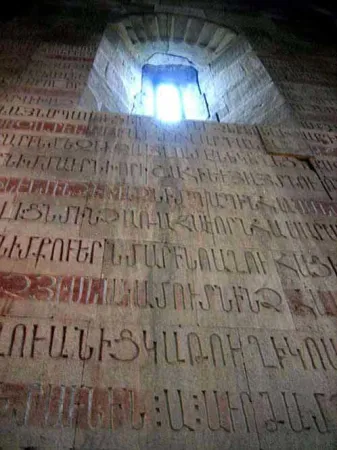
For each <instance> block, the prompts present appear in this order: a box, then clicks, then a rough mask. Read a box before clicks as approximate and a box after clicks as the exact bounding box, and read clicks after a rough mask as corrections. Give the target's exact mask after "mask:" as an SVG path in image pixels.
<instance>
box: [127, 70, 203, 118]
mask: <svg viewBox="0 0 337 450" xmlns="http://www.w3.org/2000/svg"><path fill="white" fill-rule="evenodd" d="M134 112H135V113H136V114H145V115H146V116H152V117H155V118H156V119H158V120H161V121H163V122H171V123H175V122H179V121H181V120H205V119H207V118H208V117H209V114H208V110H207V106H206V102H205V99H204V97H203V95H202V94H201V92H200V88H199V85H198V73H197V71H196V70H195V69H194V68H193V67H189V66H184V65H162V66H153V65H151V64H147V65H145V66H144V67H143V75H142V95H141V97H140V101H139V103H137V104H136V106H135V109H134Z"/></svg>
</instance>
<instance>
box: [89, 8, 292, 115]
mask: <svg viewBox="0 0 337 450" xmlns="http://www.w3.org/2000/svg"><path fill="white" fill-rule="evenodd" d="M156 54H157V55H162V58H161V61H163V58H164V59H165V55H166V57H167V58H168V59H169V57H171V56H174V57H179V58H184V61H185V63H186V64H191V65H193V66H194V67H195V68H196V69H197V70H198V74H199V84H200V88H201V92H202V93H203V94H204V95H205V97H206V99H207V103H208V108H209V111H210V119H211V120H219V121H221V122H222V121H223V122H233V123H250V124H261V123H265V124H273V123H281V122H283V123H284V122H286V121H290V120H291V119H292V117H291V116H292V114H291V110H290V108H289V107H288V106H287V104H286V101H285V99H284V98H283V96H282V95H281V94H280V92H279V91H278V89H277V87H276V85H275V84H274V83H273V81H272V79H271V77H270V76H269V74H268V72H267V70H266V68H265V67H264V65H263V64H262V62H261V61H260V60H259V58H258V57H257V55H256V53H255V52H254V50H253V48H252V46H251V45H250V43H249V42H248V40H247V38H246V37H245V36H244V34H243V33H240V31H239V30H238V29H233V28H230V27H228V26H224V25H223V24H219V23H216V22H211V21H208V20H206V19H204V18H201V17H195V16H189V15H183V14H169V13H158V14H155V13H151V14H132V15H128V16H125V17H123V18H121V19H119V21H117V22H115V23H111V24H109V25H108V26H107V28H106V30H105V32H104V35H103V38H102V41H101V43H100V46H99V48H98V51H97V54H96V58H95V61H94V65H93V68H92V71H91V73H90V76H89V79H88V86H87V89H86V90H85V92H84V94H83V97H82V99H81V106H82V107H84V108H87V109H91V110H99V111H109V112H117V113H126V114H130V113H132V112H134V108H135V104H136V103H137V95H139V93H140V91H141V73H142V67H143V65H144V64H145V63H147V62H148V61H149V60H151V58H153V56H154V55H156Z"/></svg>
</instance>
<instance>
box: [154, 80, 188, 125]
mask: <svg viewBox="0 0 337 450" xmlns="http://www.w3.org/2000/svg"><path fill="white" fill-rule="evenodd" d="M155 95H156V117H157V118H158V119H159V120H162V121H164V122H178V121H179V120H181V119H182V108H181V99H180V93H179V91H178V89H177V87H176V86H174V85H173V84H160V85H159V86H158V87H157V89H156V94H155Z"/></svg>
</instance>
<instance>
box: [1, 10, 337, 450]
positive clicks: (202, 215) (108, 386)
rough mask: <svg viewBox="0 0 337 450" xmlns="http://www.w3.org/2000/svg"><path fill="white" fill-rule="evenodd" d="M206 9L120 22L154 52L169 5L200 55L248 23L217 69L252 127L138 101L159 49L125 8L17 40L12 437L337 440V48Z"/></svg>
mask: <svg viewBox="0 0 337 450" xmlns="http://www.w3.org/2000/svg"><path fill="white" fill-rule="evenodd" d="M117 6H118V5H117ZM190 6H191V7H186V8H182V7H180V6H174V7H169V6H165V5H161V6H158V5H157V6H156V7H155V8H154V9H155V12H156V14H157V16H156V17H157V18H156V19H155V20H152V21H151V20H150V18H151V17H154V15H153V16H151V15H150V16H151V17H150V16H149V15H145V16H144V17H141V18H140V17H138V16H136V15H135V14H133V15H132V16H131V17H129V18H128V19H126V18H124V19H123V22H122V23H123V26H124V30H122V31H123V32H124V33H127V36H128V38H129V39H134V40H135V43H133V44H132V46H131V44H130V48H131V49H132V48H133V50H134V49H135V48H138V49H140V48H144V49H147V51H148V52H149V54H150V53H151V52H152V51H153V49H154V48H158V49H159V48H162V47H163V46H164V44H165V42H166V41H167V38H168V34H169V32H168V31H169V28H168V27H167V24H168V17H169V18H170V21H171V22H170V23H171V25H172V27H173V24H174V28H172V27H171V28H170V30H171V31H172V34H171V35H170V45H171V44H172V48H175V49H176V48H182V47H179V45H178V43H177V40H178V38H179V39H182V40H183V41H184V42H185V44H184V45H185V51H186V49H188V48H190V47H193V46H195V45H194V44H196V43H198V45H196V46H197V47H198V51H196V50H195V51H194V53H193V52H192V53H190V55H192V56H193V55H194V56H195V57H196V56H197V55H199V57H200V58H201V57H202V55H204V56H205V53H203V51H202V48H203V46H206V47H209V45H210V44H209V42H210V38H211V37H213V38H214V40H216V39H218V41H217V42H218V43H220V41H221V39H220V38H221V36H222V37H223V38H224V37H225V35H226V33H227V31H226V32H225V31H223V35H221V32H220V31H221V30H228V27H229V23H231V24H232V30H234V32H235V33H234V34H233V35H232V34H230V36H231V41H230V42H229V40H227V41H226V45H227V44H228V47H226V46H224V48H223V49H221V52H220V53H221V55H215V56H214V55H213V56H214V58H213V59H212V61H211V64H210V67H209V68H208V69H209V72H208V74H209V73H211V74H212V76H211V78H209V79H207V73H206V72H204V75H205V78H204V79H202V77H201V81H202V82H204V83H205V86H207V83H208V84H210V85H211V84H212V80H213V81H214V80H216V81H217V84H216V85H215V86H214V92H210V100H211V102H212V105H214V111H213V113H214V114H215V113H216V112H217V113H218V116H219V118H220V119H221V120H227V118H228V121H229V122H232V121H236V122H242V123H241V124H240V123H239V124H235V123H218V122H211V121H209V122H197V121H189V122H184V123H179V124H176V125H167V124H161V123H158V122H157V121H156V120H154V119H152V118H146V117H141V116H135V115H129V114H123V112H124V113H130V112H131V109H132V104H133V103H132V102H133V97H134V95H135V94H136V93H137V89H138V87H137V83H139V80H140V78H139V77H140V69H141V62H140V60H138V62H137V60H136V59H133V58H131V56H130V54H132V53H131V50H130V48H129V47H126V46H125V40H124V41H123V39H122V38H121V34H118V33H117V31H116V27H117V28H118V27H119V31H121V22H120V21H116V23H117V24H115V25H113V26H111V25H109V26H108V28H107V29H106V31H105V33H104V36H103V37H102V39H101V38H100V37H98V36H97V35H90V36H86V38H85V39H84V40H83V36H82V37H81V39H79V38H78V40H76V44H75V40H74V42H73V43H71V40H72V38H71V36H68V37H67V40H68V41H69V40H70V43H69V42H68V43H67V44H66V43H64V42H62V41H60V37H59V38H58V39H56V38H52V37H53V36H50V34H49V32H48V29H46V27H43V26H40V27H38V26H34V27H32V26H29V24H25V25H22V27H19V26H18V24H17V25H16V26H13V25H12V24H8V25H7V26H5V27H4V29H3V31H2V41H1V44H0V48H1V78H0V82H1V91H0V127H1V131H0V147H1V152H0V233H1V234H0V314H1V320H0V357H1V359H2V361H3V364H2V365H1V368H0V429H1V432H0V447H1V448H3V449H12V448H25V449H29V448H34V449H35V448H36V449H46V448H47V449H68V450H70V449H76V450H77V449H78V450H79V449H93V450H99V449H100V450H101V449H111V450H121V449H125V450H126V449H128V450H129V449H137V450H138V449H139V450H145V449H153V450H155V449H158V448H162V449H167V450H169V449H170V450H178V449H186V450H192V449H193V450H194V449H198V450H203V449H205V448H206V449H212V450H219V449H237V450H241V449H252V450H255V449H256V450H261V449H269V448H273V449H274V448H275V449H282V450H283V449H301V450H302V449H310V450H313V449H317V448H322V449H331V450H333V449H335V448H336V442H337V408H336V404H337V383H336V379H337V373H336V372H337V338H336V326H337V289H336V286H337V278H336V274H337V247H336V242H337V181H336V170H337V169H336V168H337V165H336V152H337V148H336V135H337V130H336V120H335V116H334V109H333V108H334V107H335V106H334V105H335V100H336V95H335V94H336V83H335V81H334V80H333V77H332V74H335V73H336V68H335V66H334V64H333V58H332V56H331V52H330V49H327V50H326V52H325V53H324V52H323V51H321V52H320V53H319V56H318V57H317V60H316V59H315V57H314V56H312V55H309V54H308V53H309V52H308V49H306V50H307V51H306V55H303V54H301V51H302V50H303V45H302V43H301V42H299V41H296V40H293V41H291V39H290V38H288V40H287V39H286V36H287V34H286V33H283V32H282V30H279V31H276V30H275V27H274V26H272V24H271V22H270V21H267V20H265V19H263V20H262V19H261V18H254V17H247V18H246V19H244V18H242V17H240V16H235V15H227V16H226V15H223V14H222V13H221V10H220V9H219V8H220V6H219V5H217V4H214V8H213V9H214V10H213V11H212V10H206V9H205V10H203V9H196V8H193V5H192V4H191V5H190ZM212 6H213V5H212ZM149 7H150V6H149ZM116 8H117V7H116ZM125 8H126V7H125ZM123 11H124V10H123ZM123 11H122V12H123ZM125 11H126V12H127V9H125ZM125 11H124V12H125ZM177 17H179V20H178V19H177ZM214 23H216V24H217V25H216V27H215V25H214ZM118 24H119V25H118ZM126 24H129V25H130V26H129V28H127V27H126ZM160 24H162V26H160ZM131 25H132V26H131ZM211 25H212V26H214V27H215V28H212V27H211ZM153 27H154V28H153ZM55 28H57V27H55ZM55 28H53V29H54V30H55ZM74 30H76V28H74ZM135 30H136V31H135ZM149 30H157V35H156V37H157V40H155V39H152V41H153V42H152V44H151V45H152V46H151V45H150V47H149V46H148V38H149V37H150V34H149ZM165 30H166V31H165ZM219 30H220V31H219ZM173 31H174V33H173ZM74 33H75V35H76V32H75V31H74ZM165 33H166V34H165ZM217 33H218V34H217ZM243 35H244V36H245V37H243ZM27 36H31V38H30V39H28V38H27ZM151 36H152V37H153V36H154V35H151ZM228 36H229V35H227V37H228ZM75 37H76V36H75ZM75 37H74V39H75ZM114 39H115V40H114ZM118 39H119V40H118ZM117 41H118V44H117ZM290 41H291V42H292V44H291V45H292V46H291V45H290ZM277 42H278V44H277V46H276V43H277ZM163 43H164V44H163ZM114 45H115V46H114ZM174 45H176V47H175V46H174ZM156 46H157V47H156ZM188 46H190V47H188ZM215 48H216V47H215ZM286 49H288V51H286ZM301 49H302V50H301ZM290 50H292V51H290ZM295 50H296V51H295ZM213 51H214V52H215V53H216V50H213ZM281 51H282V52H283V53H282V54H281V53H280V52H281ZM144 52H145V50H144ZM198 52H199V53H198ZM275 53H277V54H275ZM297 53H298V54H297ZM144 54H145V53H144ZM294 55H295V56H294ZM323 62H324V64H323ZM196 64H200V60H199V62H198V61H196ZM294 66H295V67H294ZM321 67H323V69H324V70H323V69H322V70H321ZM137 80H138V81H137ZM224 80H225V81H226V83H227V82H228V84H226V85H224V86H221V89H220V88H219V86H220V85H221V83H223V84H224ZM223 102H226V105H227V107H228V110H226V111H227V112H225V107H224V103H223ZM261 102H262V104H263V103H264V102H265V106H264V107H262V110H260V111H259V109H258V105H259V104H260V103H261ZM215 105H216V107H215ZM294 105H299V106H301V107H302V106H303V108H304V109H302V110H300V109H299V108H297V107H295V106H294ZM221 108H222V109H221ZM320 108H321V109H320ZM221 111H222V112H223V113H221V114H220V112H221ZM300 111H302V112H300ZM303 111H304V112H305V113H304V112H303ZM244 123H245V124H244Z"/></svg>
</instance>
